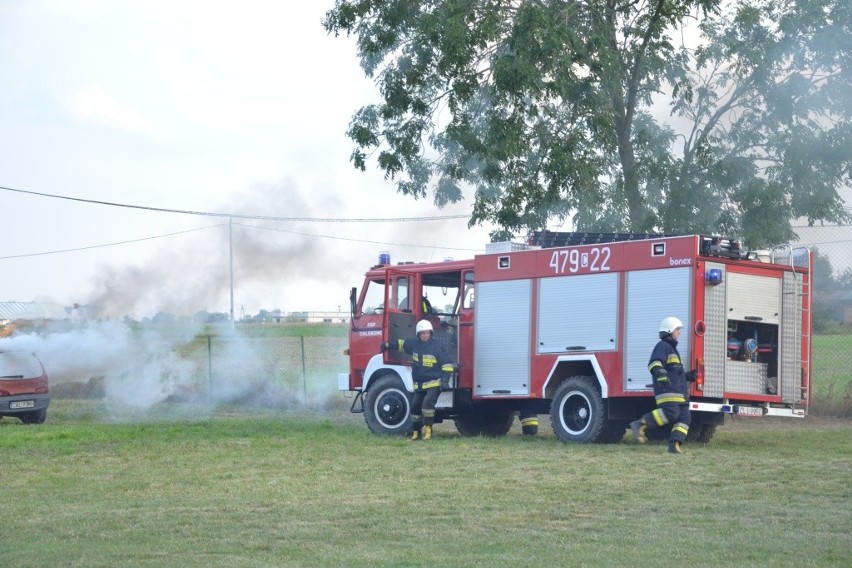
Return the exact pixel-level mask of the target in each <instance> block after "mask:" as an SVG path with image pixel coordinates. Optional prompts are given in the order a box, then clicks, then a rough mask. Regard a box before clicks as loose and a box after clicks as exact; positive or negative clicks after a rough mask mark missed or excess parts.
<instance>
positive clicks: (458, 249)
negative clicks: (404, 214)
mask: <svg viewBox="0 0 852 568" xmlns="http://www.w3.org/2000/svg"><path fill="white" fill-rule="evenodd" d="M234 224H235V225H237V226H240V227H246V228H248V229H261V230H264V231H275V232H278V233H290V234H293V235H302V236H305V237H316V238H320V239H334V240H338V241H347V242H353V243H369V244H374V245H386V246H394V247H412V248H429V249H435V248H439V249H442V250H457V251H464V252H480V251H481V249H470V248H458V247H445V246H439V245H413V244H406V243H389V242H385V241H371V240H368V239H352V238H348V237H335V236H333V235H317V234H315V233H304V232H302V231H291V230H288V229H274V228H272V227H260V226H258V225H246V224H244V223H234Z"/></svg>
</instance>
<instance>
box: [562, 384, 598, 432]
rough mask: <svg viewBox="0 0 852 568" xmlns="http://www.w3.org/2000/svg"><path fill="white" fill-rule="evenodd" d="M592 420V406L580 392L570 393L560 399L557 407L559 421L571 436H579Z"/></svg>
mask: <svg viewBox="0 0 852 568" xmlns="http://www.w3.org/2000/svg"><path fill="white" fill-rule="evenodd" d="M591 418H592V405H591V403H590V402H589V399H588V398H587V397H586V395H584V394H583V393H581V392H578V391H572V392H570V393H568V394H567V395H566V396H565V398H563V399H562V404H561V405H560V407H559V420H560V421H561V422H562V427H563V428H565V431H566V432H568V433H569V434H571V435H572V436H579V435H580V434H582V433H583V432H585V431H586V430H587V429H588V428H589V424H590V423H591Z"/></svg>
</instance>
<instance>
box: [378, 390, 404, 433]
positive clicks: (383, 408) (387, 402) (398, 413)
mask: <svg viewBox="0 0 852 568" xmlns="http://www.w3.org/2000/svg"><path fill="white" fill-rule="evenodd" d="M373 414H375V415H376V420H378V422H379V424H381V425H382V426H383V427H384V428H388V429H394V428H398V427H399V426H400V425H402V423H403V422H405V419H406V418H407V417H408V397H407V396H405V393H403V392H402V391H401V390H399V389H388V390H386V391H383V392H382V393H381V394H380V395H379V397H378V398H377V399H376V403H375V404H374V405H373Z"/></svg>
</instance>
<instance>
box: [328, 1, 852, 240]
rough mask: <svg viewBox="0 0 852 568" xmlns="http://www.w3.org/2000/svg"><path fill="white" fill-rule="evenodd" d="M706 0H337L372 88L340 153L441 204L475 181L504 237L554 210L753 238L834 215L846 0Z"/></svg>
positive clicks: (543, 221)
mask: <svg viewBox="0 0 852 568" xmlns="http://www.w3.org/2000/svg"><path fill="white" fill-rule="evenodd" d="M721 5H722V4H721V2H719V1H718V0H700V1H699V0H661V1H659V2H652V3H635V2H630V1H626V0H621V1H618V0H617V1H615V2H612V1H607V2H604V1H603V0H587V1H584V2H574V1H567V0H562V1H558V0H551V1H532V0H523V1H510V0H432V1H426V0H420V1H418V0H387V1H379V0H372V1H371V0H358V1H343V0H338V1H337V3H336V5H335V8H334V9H332V10H330V11H329V12H328V13H327V15H326V19H325V21H324V25H325V28H326V29H327V30H328V31H329V32H332V33H335V34H337V33H347V34H352V35H355V36H356V38H357V40H358V51H359V55H360V57H361V62H362V66H363V67H364V69H365V70H366V71H367V73H368V74H370V75H371V76H373V77H376V79H377V81H378V83H379V86H380V90H381V95H382V101H381V102H380V103H378V104H374V105H369V106H365V107H363V108H362V109H360V110H359V111H358V112H357V113H356V114H355V116H354V117H353V120H352V123H351V124H350V126H349V130H348V135H349V137H350V138H351V139H352V141H353V142H354V143H355V146H356V149H355V150H354V151H353V153H352V161H353V164H354V165H355V166H356V167H357V168H360V169H365V168H366V164H367V162H368V161H369V160H371V159H375V162H376V164H377V165H378V167H379V168H380V169H381V170H382V171H383V172H384V173H385V176H386V177H387V178H388V179H393V180H395V182H396V183H397V187H398V189H399V191H400V192H402V193H404V194H407V195H412V196H414V197H416V198H420V197H425V196H426V195H429V194H430V193H431V194H432V195H433V197H434V200H435V203H436V204H438V205H439V206H443V205H446V204H448V203H451V202H455V201H459V200H461V199H463V198H464V197H465V195H471V194H472V196H473V207H472V217H471V223H480V222H491V223H495V224H497V225H498V227H499V230H498V232H499V233H500V234H501V235H502V236H505V235H506V234H508V233H509V232H511V233H518V232H523V231H525V230H527V229H535V228H543V227H545V226H546V225H547V224H548V223H549V222H551V221H554V220H564V219H570V220H571V221H573V223H574V224H575V225H576V226H577V228H578V229H588V230H591V229H597V230H612V231H625V230H636V231H664V232H667V233H672V232H693V231H700V232H707V233H723V234H727V235H731V236H744V237H746V240H747V242H748V244H750V245H757V244H761V245H762V244H765V243H764V241H766V239H769V238H771V239H775V238H778V239H780V240H785V239H788V238H790V237H792V236H793V233H792V230H791V229H790V219H791V217H792V216H804V217H807V218H808V219H809V220H811V221H819V220H831V221H839V220H844V219H846V218H847V214H846V213H845V211H844V210H843V207H842V205H843V204H842V201H841V200H840V199H839V197H838V195H837V191H836V189H837V187H838V186H840V185H842V184H849V183H850V156H849V152H848V150H845V149H846V148H848V147H849V141H850V140H849V139H850V137H851V136H850V133H852V127H850V121H849V109H850V108H852V104H850V103H852V100H850V99H852V88H850V71H849V69H850V68H852V65H850V63H852V62H850V59H852V57H850V49H849V46H850V39H849V31H848V30H849V27H848V23H849V7H848V6H846V3H844V2H842V1H841V0H816V1H814V2H808V1H807V0H747V1H744V2H739V3H737V4H735V5H734V6H733V10H729V11H727V12H726V11H723V10H722V9H721V8H720V6H721ZM695 17H698V18H699V19H700V29H701V33H702V34H703V35H702V38H701V40H700V42H698V46H697V47H690V46H687V45H681V44H680V39H681V38H682V37H686V36H684V35H683V34H684V33H686V32H682V28H683V26H684V24H686V23H688V22H690V21H691V19H692V18H695ZM692 43H693V44H694V43H695V42H694V41H693V42H692ZM666 107H668V112H667V111H666Z"/></svg>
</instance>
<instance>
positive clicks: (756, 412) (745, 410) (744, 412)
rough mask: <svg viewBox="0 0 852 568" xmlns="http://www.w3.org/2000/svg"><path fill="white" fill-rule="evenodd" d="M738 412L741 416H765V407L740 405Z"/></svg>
mask: <svg viewBox="0 0 852 568" xmlns="http://www.w3.org/2000/svg"><path fill="white" fill-rule="evenodd" d="M737 414H738V415H740V416H763V409H762V408H760V407H759V406H738V407H737Z"/></svg>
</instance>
